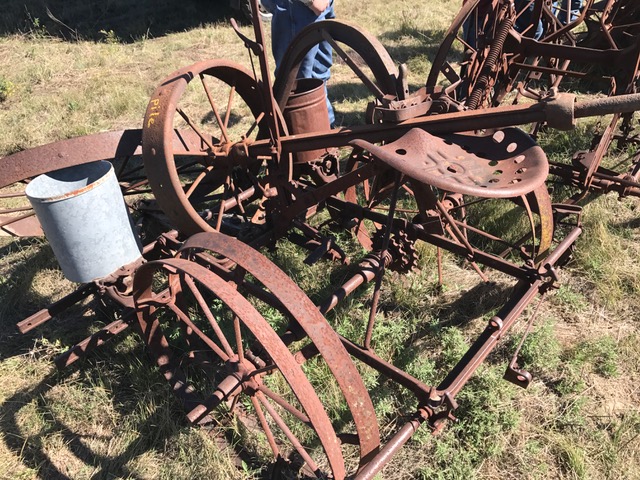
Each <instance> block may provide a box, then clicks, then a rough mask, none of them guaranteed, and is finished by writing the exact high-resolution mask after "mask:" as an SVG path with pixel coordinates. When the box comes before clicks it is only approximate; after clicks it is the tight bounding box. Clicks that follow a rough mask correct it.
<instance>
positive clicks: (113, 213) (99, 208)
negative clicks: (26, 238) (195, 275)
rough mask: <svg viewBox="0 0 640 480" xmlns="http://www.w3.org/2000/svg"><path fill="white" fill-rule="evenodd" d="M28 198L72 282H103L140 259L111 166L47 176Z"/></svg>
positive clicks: (29, 191) (99, 164) (29, 189)
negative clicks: (101, 280) (100, 280)
mask: <svg viewBox="0 0 640 480" xmlns="http://www.w3.org/2000/svg"><path fill="white" fill-rule="evenodd" d="M25 193H26V195H27V198H28V199H29V201H30V202H31V205H32V206H33V209H34V210H35V212H36V216H37V217H38V220H39V221H40V224H41V225H42V229H43V230H44V233H45V235H46V237H47V239H48V240H49V244H50V245H51V248H52V249H53V253H54V254H55V256H56V258H57V260H58V262H59V263H60V266H61V267H62V272H63V273H64V275H65V277H67V278H68V279H69V280H71V281H74V282H81V283H84V282H89V281H92V280H95V279H98V278H102V277H105V276H107V275H109V274H110V273H113V272H114V271H116V270H117V269H118V268H120V267H121V266H123V265H126V264H129V263H131V262H133V261H135V260H137V259H138V258H140V256H141V252H142V249H141V246H140V242H139V240H138V238H137V235H136V234H135V233H134V231H133V226H132V223H131V219H130V218H129V213H128V210H127V206H126V205H125V203H124V198H123V197H122V193H121V191H120V186H119V184H118V180H117V178H116V174H115V172H114V170H113V165H111V163H109V162H105V161H99V162H92V163H87V164H84V165H77V166H74V167H69V168H64V169H62V170H56V171H54V172H49V173H45V174H43V175H40V176H38V177H36V178H35V179H33V180H32V181H31V182H30V183H29V185H27V188H26V189H25Z"/></svg>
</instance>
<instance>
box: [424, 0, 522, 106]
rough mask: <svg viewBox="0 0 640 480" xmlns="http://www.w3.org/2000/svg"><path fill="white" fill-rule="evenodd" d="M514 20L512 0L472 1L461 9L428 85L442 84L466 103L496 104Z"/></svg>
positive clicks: (444, 41)
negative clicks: (506, 43) (505, 45)
mask: <svg viewBox="0 0 640 480" xmlns="http://www.w3.org/2000/svg"><path fill="white" fill-rule="evenodd" d="M514 22H515V12H514V10H513V6H512V2H509V1H506V0H491V1H486V0H471V1H468V2H467V3H466V4H465V5H464V6H463V7H462V9H461V10H460V12H458V15H456V17H455V18H454V20H453V22H452V24H451V26H450V27H449V29H448V30H447V33H446V35H445V38H444V40H443V41H442V43H441V44H440V48H439V49H438V52H437V53H436V56H435V58H434V60H433V65H432V66H431V71H430V72H429V76H428V77H427V84H426V85H427V88H430V89H433V88H435V87H436V86H438V85H440V86H441V87H443V88H444V90H445V92H446V93H447V94H448V95H449V96H451V97H453V98H454V99H456V100H458V101H461V102H463V103H464V104H465V106H467V107H469V108H471V109H475V108H479V107H484V106H495V105H497V104H498V103H499V99H500V98H501V97H502V95H503V92H502V91H496V90H495V88H496V87H500V86H501V85H503V84H504V83H505V82H504V81H499V80H498V77H499V76H503V75H505V74H506V73H507V68H508V62H507V58H506V56H505V52H504V48H503V47H504V43H505V40H506V38H507V35H508V34H509V30H511V28H512V27H513V25H514Z"/></svg>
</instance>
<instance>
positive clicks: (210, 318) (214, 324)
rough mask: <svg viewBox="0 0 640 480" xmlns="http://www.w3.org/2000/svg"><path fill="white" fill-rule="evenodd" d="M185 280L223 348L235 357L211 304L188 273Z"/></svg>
mask: <svg viewBox="0 0 640 480" xmlns="http://www.w3.org/2000/svg"><path fill="white" fill-rule="evenodd" d="M184 280H185V283H186V284H187V286H188V287H189V290H191V293H193V296H194V297H195V299H196V301H197V302H198V305H200V308H201V309H202V311H203V312H204V315H205V317H207V320H208V321H209V323H210V324H211V328H213V331H214V332H215V334H216V336H217V337H218V340H220V343H221V344H222V348H223V349H224V351H225V352H226V354H227V355H228V356H229V358H231V357H233V356H234V353H233V349H232V348H231V345H230V344H229V342H228V341H227V337H225V335H224V333H223V332H222V329H220V325H218V322H217V321H216V319H215V317H214V316H213V313H211V310H210V309H209V306H208V305H207V303H206V302H205V300H204V297H203V296H202V294H201V293H200V290H199V289H198V287H197V285H196V284H195V282H194V281H193V278H191V277H189V276H188V275H185V276H184Z"/></svg>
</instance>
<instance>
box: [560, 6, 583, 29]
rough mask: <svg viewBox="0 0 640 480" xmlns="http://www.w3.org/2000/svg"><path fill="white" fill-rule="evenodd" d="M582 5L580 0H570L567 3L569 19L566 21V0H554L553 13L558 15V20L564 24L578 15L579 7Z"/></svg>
mask: <svg viewBox="0 0 640 480" xmlns="http://www.w3.org/2000/svg"><path fill="white" fill-rule="evenodd" d="M581 7H582V0H571V3H570V5H569V20H568V21H567V11H566V9H567V0H556V1H555V2H553V14H554V15H555V16H556V17H558V20H560V22H562V24H563V25H566V24H567V23H568V22H569V21H571V22H572V21H573V20H575V19H576V18H577V17H578V15H580V8H581Z"/></svg>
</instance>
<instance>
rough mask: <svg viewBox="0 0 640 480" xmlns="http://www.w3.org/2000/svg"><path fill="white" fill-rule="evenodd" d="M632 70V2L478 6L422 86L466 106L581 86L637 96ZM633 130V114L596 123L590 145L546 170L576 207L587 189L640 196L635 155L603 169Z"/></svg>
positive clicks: (638, 28) (463, 15)
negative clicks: (570, 189)
mask: <svg viewBox="0 0 640 480" xmlns="http://www.w3.org/2000/svg"><path fill="white" fill-rule="evenodd" d="M460 50H462V57H460ZM639 67H640V10H639V7H638V4H637V2H633V1H627V0H607V1H604V2H595V1H594V0H586V1H584V2H579V1H578V2H576V1H572V0H567V1H564V0H563V1H559V2H553V3H552V2H548V1H545V0H529V1H526V0H521V1H516V2H513V1H484V0H476V1H470V2H467V3H466V4H465V5H464V7H463V8H462V9H461V10H460V12H459V13H458V15H457V16H456V18H455V20H454V22H453V23H452V25H451V27H450V28H449V31H448V32H447V34H446V36H445V40H444V42H443V43H442V45H441V46H440V49H439V51H438V53H437V54H436V57H435V60H434V68H433V69H432V70H431V72H430V75H429V78H428V79H427V87H428V88H435V87H436V85H443V84H444V85H445V87H444V88H445V90H446V91H447V92H448V93H449V94H453V95H455V96H456V97H457V98H458V99H460V100H461V101H462V102H463V103H464V105H465V106H466V107H467V108H481V107H485V106H496V105H499V104H501V103H518V102H521V101H523V100H524V101H528V100H529V101H530V100H531V99H533V100H539V99H541V98H543V97H545V96H548V95H554V94H555V93H556V92H558V91H561V90H563V89H564V90H573V89H576V88H580V86H579V85H580V84H582V85H586V86H587V88H588V89H589V90H590V91H592V92H593V91H594V90H595V91H598V92H601V93H602V94H604V95H607V96H614V95H622V94H626V93H635V92H637V88H638V77H639V71H640V70H639ZM542 125H543V123H538V124H536V125H535V126H534V128H533V133H534V134H537V132H538V131H539V130H540V128H541V127H542ZM635 128H636V119H635V118H634V113H625V114H614V115H612V116H611V117H607V118H601V119H600V120H599V125H598V128H597V129H596V131H595V133H594V136H593V140H592V143H591V145H590V146H589V147H588V149H586V150H581V151H578V152H576V153H575V155H574V157H573V159H572V162H571V164H565V163H557V162H556V163H553V164H552V165H551V172H552V174H554V175H556V176H557V177H558V178H559V179H560V180H561V181H562V182H564V183H566V184H570V185H573V186H576V187H578V188H579V189H580V193H578V194H577V195H576V197H575V200H574V201H578V199H579V198H582V197H583V196H584V195H586V194H587V193H588V192H589V191H592V192H600V193H607V192H610V191H615V192H617V193H618V195H619V196H621V197H624V196H627V195H633V196H638V195H639V194H640V190H638V187H640V183H639V182H638V180H639V177H638V158H637V156H635V157H633V158H630V159H626V160H625V161H621V162H608V163H607V162H605V164H603V159H605V157H606V156H607V155H608V154H609V153H611V151H612V146H614V145H615V147H616V148H617V149H618V150H621V149H622V148H623V147H624V145H626V144H628V143H629V142H636V141H637V135H636V134H635Z"/></svg>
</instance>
